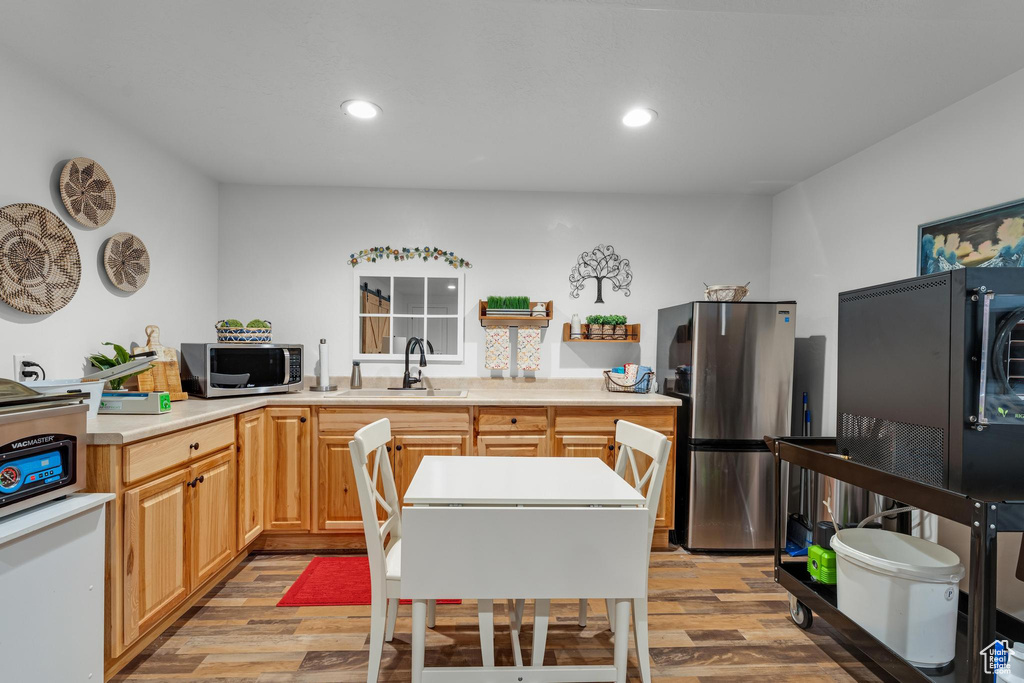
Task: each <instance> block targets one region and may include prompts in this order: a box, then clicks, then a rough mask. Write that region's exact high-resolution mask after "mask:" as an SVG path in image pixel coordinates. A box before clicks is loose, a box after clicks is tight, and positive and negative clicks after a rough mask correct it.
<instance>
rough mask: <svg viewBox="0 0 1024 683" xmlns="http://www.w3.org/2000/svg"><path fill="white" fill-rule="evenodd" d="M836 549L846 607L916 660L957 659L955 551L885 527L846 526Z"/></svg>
mask: <svg viewBox="0 0 1024 683" xmlns="http://www.w3.org/2000/svg"><path fill="white" fill-rule="evenodd" d="M832 549H833V550H835V552H836V564H837V580H836V581H837V586H836V590H837V591H838V594H839V610H840V611H841V612H843V613H844V614H846V616H848V617H850V618H851V619H853V620H854V621H855V622H857V623H858V624H860V626H861V627H863V628H864V629H865V630H866V631H867V632H868V633H870V634H871V635H873V636H874V637H875V638H878V639H879V640H880V641H882V642H883V643H885V644H886V645H887V646H888V647H889V648H890V649H891V650H893V651H894V652H896V654H898V655H899V656H901V657H903V658H904V659H906V660H907V661H908V662H910V663H911V664H913V665H914V666H919V667H927V668H940V667H943V666H945V665H946V664H948V663H949V662H951V661H952V660H953V658H954V657H955V656H956V615H957V603H958V597H959V592H958V590H957V586H958V584H959V583H960V579H962V578H963V577H964V566H963V565H962V564H960V558H959V557H957V554H956V553H954V552H953V551H951V550H949V549H947V548H943V547H942V546H941V545H938V544H937V543H932V542H931V541H925V540H923V539H920V538H916V537H914V536H907V535H906V534H897V533H893V532H891V531H885V530H883V529H843V530H842V531H840V532H839V533H838V534H837V535H836V536H834V537H833V538H832Z"/></svg>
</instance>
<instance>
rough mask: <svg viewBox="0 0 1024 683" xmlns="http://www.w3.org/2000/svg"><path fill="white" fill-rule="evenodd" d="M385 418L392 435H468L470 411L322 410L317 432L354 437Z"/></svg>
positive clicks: (418, 409) (398, 407)
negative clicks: (404, 432)
mask: <svg viewBox="0 0 1024 683" xmlns="http://www.w3.org/2000/svg"><path fill="white" fill-rule="evenodd" d="M384 417H386V418H387V419H389V420H390V421H391V430H392V431H415V432H416V433H417V434H420V433H423V432H449V433H451V432H468V431H469V411H468V410H466V409H465V408H456V409H454V410H437V409H434V410H424V409H423V408H417V407H409V406H405V407H402V406H395V407H394V408H384V407H380V408H350V409H343V408H321V409H320V412H319V413H318V418H319V423H320V431H321V432H334V433H337V434H355V433H356V432H357V431H358V430H360V429H362V428H363V427H365V426H366V425H368V424H370V423H372V422H376V421H377V420H379V419H381V418H384Z"/></svg>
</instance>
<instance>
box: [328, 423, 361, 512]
mask: <svg viewBox="0 0 1024 683" xmlns="http://www.w3.org/2000/svg"><path fill="white" fill-rule="evenodd" d="M351 440H352V437H351V436H347V435H346V436H334V435H331V436H321V437H320V439H319V447H318V449H317V461H316V481H317V483H316V528H317V529H318V530H320V531H346V530H347V531H361V530H362V528H363V525H362V514H361V513H360V509H359V492H358V491H357V490H356V479H355V470H353V469H352V456H351V454H350V451H349V448H348V442H349V441H351Z"/></svg>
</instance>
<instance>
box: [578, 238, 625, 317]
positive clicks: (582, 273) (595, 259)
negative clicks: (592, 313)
mask: <svg viewBox="0 0 1024 683" xmlns="http://www.w3.org/2000/svg"><path fill="white" fill-rule="evenodd" d="M587 280H597V300H596V301H594V303H595V304H603V303H604V299H603V298H602V296H601V288H602V285H604V281H605V280H608V282H610V283H611V285H612V291H613V292H619V291H621V292H623V293H624V294H625V295H626V296H629V283H631V282H632V281H633V271H632V270H630V269H629V259H625V258H622V257H621V256H619V255H618V254H616V253H615V247H613V246H612V245H610V244H609V245H607V246H605V245H604V244H599V245H597V246H596V247H594V249H592V250H591V251H585V252H583V253H582V254H580V257H579V258H578V259H576V265H575V266H573V267H572V270H571V271H570V272H569V286H570V287H572V291H570V292H569V294H570V295H571V296H572V298H574V299H578V298H580V291H582V289H583V286H584V285H585V284H586V282H587Z"/></svg>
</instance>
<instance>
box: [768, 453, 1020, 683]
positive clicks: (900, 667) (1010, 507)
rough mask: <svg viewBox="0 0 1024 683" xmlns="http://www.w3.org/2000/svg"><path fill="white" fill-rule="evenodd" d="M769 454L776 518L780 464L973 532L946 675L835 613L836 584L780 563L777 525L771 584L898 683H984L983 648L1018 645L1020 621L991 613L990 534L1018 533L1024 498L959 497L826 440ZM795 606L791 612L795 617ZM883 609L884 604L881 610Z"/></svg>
mask: <svg viewBox="0 0 1024 683" xmlns="http://www.w3.org/2000/svg"><path fill="white" fill-rule="evenodd" d="M765 440H766V442H767V443H768V446H769V448H770V449H771V450H772V452H773V453H774V454H775V510H776V515H781V514H782V509H781V503H782V492H781V484H782V462H783V461H785V462H789V463H792V464H794V465H799V466H800V467H803V468H805V469H807V470H810V471H813V472H818V473H821V474H824V475H826V476H829V477H832V478H834V479H838V480H840V481H844V482H847V483H850V484H853V485H854V486H859V487H861V488H864V489H867V490H868V491H871V492H873V493H879V494H882V495H883V496H887V497H889V498H892V499H894V500H898V501H900V502H901V503H903V504H905V505H912V506H914V507H917V508H919V509H921V510H924V511H926V512H931V513H934V514H936V515H938V516H940V517H944V518H946V519H949V520H952V521H954V522H959V523H960V524H963V525H965V526H967V527H969V528H970V530H971V550H970V555H971V556H970V558H969V565H970V579H969V581H970V583H969V588H970V590H969V592H968V593H967V594H963V593H961V596H960V614H959V618H958V622H957V627H958V633H957V648H956V658H955V659H954V661H953V667H952V670H951V671H948V672H941V673H936V672H927V671H924V670H921V669H918V668H916V667H915V666H913V665H912V664H910V663H909V662H907V661H906V660H904V659H903V658H902V657H900V656H899V655H897V654H896V653H895V652H893V651H892V650H890V649H889V648H888V647H886V646H885V645H884V644H883V643H882V642H881V641H879V640H878V639H877V638H875V637H874V636H872V635H871V634H870V633H868V632H867V631H865V630H864V629H863V628H862V627H861V626H859V625H858V624H857V623H856V622H854V621H853V620H851V619H850V618H849V617H847V616H846V615H845V614H843V613H842V612H840V611H839V609H838V607H837V598H836V588H835V586H825V585H822V584H819V583H816V582H814V581H812V580H811V578H810V576H809V575H808V574H807V567H806V565H805V564H804V563H796V562H785V563H784V562H783V561H782V552H781V548H782V545H783V540H784V539H783V538H782V532H781V527H780V525H779V524H776V525H775V581H776V583H778V584H779V585H781V586H782V587H783V588H785V589H786V590H787V591H789V594H790V596H791V597H790V600H791V604H792V603H793V602H794V601H795V602H797V603H800V604H802V605H803V606H804V608H809V609H810V610H811V611H812V612H814V613H815V614H817V615H818V616H819V617H821V618H823V619H825V621H827V622H828V623H829V624H831V625H832V627H833V628H835V629H836V630H837V631H839V633H840V634H841V635H842V636H843V637H844V638H845V639H846V640H847V641H848V642H849V643H850V644H852V645H853V646H855V647H856V648H858V649H859V650H860V651H861V652H863V653H864V654H865V655H867V656H868V657H869V658H871V659H872V660H873V661H874V662H875V663H877V664H878V665H879V666H881V667H882V668H883V669H885V670H886V671H888V672H889V673H890V674H892V675H893V676H895V677H896V678H897V679H898V680H900V681H909V682H921V683H925V682H938V681H941V682H942V683H954V682H955V683H989V682H990V681H991V679H992V676H991V674H988V675H986V674H985V673H984V667H983V657H982V655H981V651H982V649H984V648H985V647H987V646H988V645H989V644H990V643H992V642H993V641H994V640H996V639H998V638H1005V639H1007V640H1011V641H1017V640H1024V623H1022V622H1021V621H1019V620H1017V619H1015V618H1013V617H1011V616H1010V615H1008V614H1005V613H1003V612H1000V611H998V610H997V609H996V547H997V546H996V537H997V534H998V533H1000V532H1010V531H1024V501H1009V502H1007V501H985V500H976V499H974V498H971V497H969V496H965V495H963V494H959V493H954V492H952V491H947V490H945V489H940V488H936V487H934V486H929V485H927V484H921V483H919V482H915V481H911V480H909V479H904V478H903V477H898V476H895V475H892V474H889V473H887V472H882V471H880V470H876V469H873V468H870V467H866V466H864V465H859V464H857V463H855V462H852V461H850V460H849V459H847V458H846V457H844V456H841V455H837V454H836V450H837V449H836V443H835V441H834V440H832V439H820V438H795V437H794V438H786V439H773V438H766V439H765ZM799 606H800V605H799V604H798V605H796V606H795V607H796V608H797V609H796V610H794V611H796V612H799ZM878 608H879V609H885V605H879V606H878Z"/></svg>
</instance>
